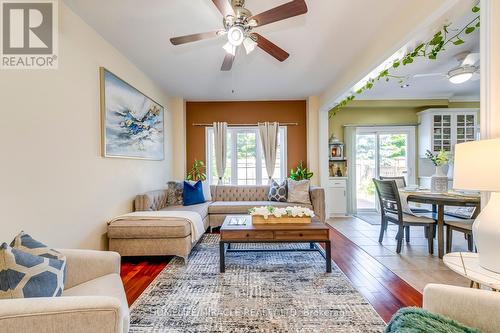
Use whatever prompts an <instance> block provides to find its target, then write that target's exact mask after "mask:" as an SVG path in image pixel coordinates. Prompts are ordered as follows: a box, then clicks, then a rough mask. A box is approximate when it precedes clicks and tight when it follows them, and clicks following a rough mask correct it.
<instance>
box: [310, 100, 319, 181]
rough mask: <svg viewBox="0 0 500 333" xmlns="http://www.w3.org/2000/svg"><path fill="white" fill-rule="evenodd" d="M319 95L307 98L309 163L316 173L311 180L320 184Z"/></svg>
mask: <svg viewBox="0 0 500 333" xmlns="http://www.w3.org/2000/svg"><path fill="white" fill-rule="evenodd" d="M319 107H320V105H319V97H318V96H311V97H309V98H308V99H307V164H308V167H309V170H311V171H312V172H313V173H314V176H313V178H312V179H311V182H312V184H313V185H320V176H319Z"/></svg>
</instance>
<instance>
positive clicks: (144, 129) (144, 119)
mask: <svg viewBox="0 0 500 333" xmlns="http://www.w3.org/2000/svg"><path fill="white" fill-rule="evenodd" d="M100 77H101V117H102V151H103V155H104V157H121V158H137V159H148V160H157V161H160V160H163V158H164V149H163V148H164V123H163V122H164V119H163V114H164V108H163V106H161V105H160V104H158V103H156V102H155V101H153V100H152V99H151V98H149V97H147V96H146V95H144V94H143V93H141V92H140V91H139V90H137V89H136V88H134V87H132V86H131V85H129V84H128V83H126V82H125V81H123V80H122V79H120V78H119V77H118V76H116V75H114V74H113V73H111V72H110V71H108V70H107V69H105V68H103V67H101V68H100Z"/></svg>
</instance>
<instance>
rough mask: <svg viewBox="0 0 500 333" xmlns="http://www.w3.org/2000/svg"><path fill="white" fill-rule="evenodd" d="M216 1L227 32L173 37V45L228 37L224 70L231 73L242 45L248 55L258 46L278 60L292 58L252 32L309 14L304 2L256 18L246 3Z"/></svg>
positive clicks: (258, 15)
mask: <svg viewBox="0 0 500 333" xmlns="http://www.w3.org/2000/svg"><path fill="white" fill-rule="evenodd" d="M212 2H213V3H214V5H215V6H216V7H217V9H218V10H219V11H220V12H221V14H222V15H223V16H224V19H223V21H222V23H223V25H224V28H223V29H220V30H216V31H211V32H203V33H198V34H192V35H186V36H180V37H174V38H170V42H171V43H172V44H173V45H179V44H185V43H190V42H196V41H199V40H202V39H210V38H215V37H219V36H224V35H226V36H227V40H228V41H227V43H226V44H225V45H224V46H223V48H224V50H226V56H225V57H224V61H223V63H222V67H221V70H222V71H229V70H231V68H232V66H233V62H234V58H235V56H236V51H237V49H238V47H240V46H241V45H243V47H244V48H245V51H246V53H247V54H249V53H250V52H252V51H253V50H254V49H255V47H256V46H258V47H260V48H261V49H262V50H264V51H265V52H267V53H269V54H270V55H271V56H273V57H274V58H276V59H277V60H279V61H285V60H286V59H287V58H288V57H289V56H290V55H289V54H288V53H287V52H286V51H285V50H283V49H282V48H280V47H278V46H277V45H276V44H274V43H272V42H271V41H269V40H268V39H266V38H264V37H262V36H261V35H259V34H258V33H256V32H253V31H252V30H253V29H254V28H257V27H261V26H263V25H266V24H269V23H274V22H277V21H281V20H285V19H287V18H290V17H294V16H298V15H302V14H305V13H307V5H306V2H305V1H304V0H293V1H290V2H288V3H285V4H283V5H281V6H278V7H275V8H273V9H270V10H268V11H265V12H263V13H260V14H257V15H253V14H252V13H251V12H250V11H249V10H248V9H246V8H245V7H244V6H245V0H212Z"/></svg>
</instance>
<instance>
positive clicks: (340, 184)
mask: <svg viewBox="0 0 500 333" xmlns="http://www.w3.org/2000/svg"><path fill="white" fill-rule="evenodd" d="M326 190H327V191H328V193H327V198H328V200H329V202H328V205H327V207H328V212H327V215H328V217H333V216H339V215H346V214H347V179H346V178H345V177H331V178H330V179H329V180H328V187H327V189H326Z"/></svg>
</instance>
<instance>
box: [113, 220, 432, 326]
mask: <svg viewBox="0 0 500 333" xmlns="http://www.w3.org/2000/svg"><path fill="white" fill-rule="evenodd" d="M330 239H331V240H332V259H333V261H334V262H335V263H336V264H337V266H338V267H339V268H340V269H341V270H342V271H343V272H344V274H345V275H346V276H347V277H348V278H349V280H350V281H351V282H352V283H353V285H354V286H355V287H356V289H357V290H358V291H359V292H360V293H361V294H362V295H363V296H364V297H366V299H367V300H368V301H369V302H370V304H372V306H373V307H374V308H375V310H376V311H377V313H378V314H379V315H380V316H381V317H382V318H383V319H384V320H385V321H388V320H389V319H390V318H391V317H392V315H393V314H394V313H395V312H396V311H397V310H398V309H400V308H402V307H405V306H421V305H422V294H421V293H420V292H419V291H418V290H416V289H415V288H413V287H412V286H411V285H409V284H408V283H407V282H405V281H404V280H403V279H401V278H400V277H398V276H397V275H396V274H395V273H393V272H392V271H391V270H390V269H388V268H387V267H385V266H384V265H383V264H381V263H380V262H379V261H377V260H376V259H374V258H373V257H372V256H370V255H369V254H368V253H367V252H366V251H364V250H363V249H362V248H361V247H359V246H358V245H356V244H355V243H353V242H352V241H351V240H349V239H348V238H347V237H346V236H344V235H343V234H342V233H341V232H340V231H338V230H336V229H335V228H333V227H332V228H331V230H330ZM170 259H171V257H138V258H126V257H125V258H122V269H121V277H122V280H123V284H124V287H125V292H126V294H127V300H128V303H129V305H131V304H132V303H133V302H134V301H135V300H136V299H137V298H138V297H139V296H140V295H141V293H142V292H143V291H144V290H145V289H146V288H147V287H148V286H149V284H150V283H151V282H152V281H153V280H154V279H155V278H156V276H157V275H158V274H159V273H160V272H161V271H162V270H163V269H164V268H165V267H166V266H167V264H168V262H169V261H170Z"/></svg>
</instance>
